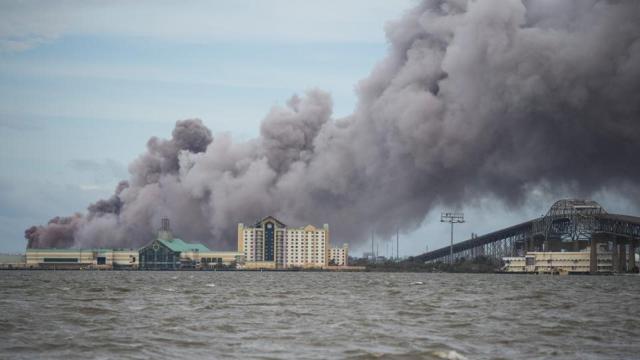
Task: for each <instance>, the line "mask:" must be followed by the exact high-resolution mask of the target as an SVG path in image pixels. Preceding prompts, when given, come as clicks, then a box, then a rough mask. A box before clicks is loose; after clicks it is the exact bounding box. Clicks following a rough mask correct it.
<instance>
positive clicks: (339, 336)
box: [0, 271, 640, 359]
mask: <svg viewBox="0 0 640 360" xmlns="http://www.w3.org/2000/svg"><path fill="white" fill-rule="evenodd" d="M639 310H640V276H528V275H500V274H429V273H326V272H324V273H323V272H133V271H132V272H127V271H113V272H106V271H105V272H98V271H1V272H0V357H1V358H7V359H9V358H10V359H16V358H17V359H19V358H28V359H31V358H46V359H75V358H105V359H107V358H132V359H147V358H152V357H153V358H160V359H164V358H166V359H169V358H198V359H199V358H207V359H218V358H231V359H247V358H260V359H328V358H338V359H547V358H555V359H639V358H640V316H639Z"/></svg>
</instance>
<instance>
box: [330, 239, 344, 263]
mask: <svg viewBox="0 0 640 360" xmlns="http://www.w3.org/2000/svg"><path fill="white" fill-rule="evenodd" d="M329 264H330V265H333V266H349V245H348V244H344V245H342V247H334V248H330V249H329Z"/></svg>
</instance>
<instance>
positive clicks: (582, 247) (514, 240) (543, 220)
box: [415, 199, 640, 272]
mask: <svg viewBox="0 0 640 360" xmlns="http://www.w3.org/2000/svg"><path fill="white" fill-rule="evenodd" d="M639 242H640V217H637V216H628V215H621V214H609V213H607V211H606V210H605V209H604V208H603V207H602V206H600V204H598V203H596V202H595V201H590V200H577V199H565V200H559V201H557V202H556V203H555V204H553V206H552V207H551V208H550V209H549V211H548V212H547V214H546V215H545V216H542V217H540V218H537V219H533V220H530V221H526V222H523V223H521V224H517V225H513V226H510V227H508V228H504V229H501V230H498V231H494V232H492V233H489V234H485V235H482V236H476V237H473V238H471V239H468V240H466V241H462V242H459V243H456V244H454V245H453V258H451V255H450V246H447V247H443V248H440V249H437V250H434V251H430V252H427V253H424V254H421V255H418V256H416V257H415V259H416V260H418V261H424V262H455V261H459V260H461V259H473V258H476V257H479V256H485V257H489V258H493V259H496V260H499V259H502V258H503V257H514V256H524V255H525V254H526V253H528V252H536V251H553V252H555V251H558V252H559V251H590V252H591V255H590V256H591V262H590V268H591V272H597V266H598V265H597V261H598V260H597V256H598V252H599V251H607V252H610V253H611V254H613V255H612V256H613V258H612V259H613V262H615V267H614V269H616V271H618V272H624V271H625V270H626V269H629V270H630V269H633V268H635V265H636V264H635V256H633V254H635V253H636V251H637V249H638V243H639ZM598 249H600V250H598ZM627 254H628V256H627Z"/></svg>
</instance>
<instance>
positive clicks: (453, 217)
mask: <svg viewBox="0 0 640 360" xmlns="http://www.w3.org/2000/svg"><path fill="white" fill-rule="evenodd" d="M440 222H448V223H451V247H450V248H449V263H450V264H453V224H460V223H463V222H464V214H463V213H453V212H443V213H442V214H440Z"/></svg>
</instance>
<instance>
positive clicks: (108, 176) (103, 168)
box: [69, 159, 127, 189]
mask: <svg viewBox="0 0 640 360" xmlns="http://www.w3.org/2000/svg"><path fill="white" fill-rule="evenodd" d="M69 167H71V168H72V169H74V170H76V171H80V172H86V173H90V174H92V175H93V176H94V177H95V178H96V179H98V180H100V182H102V183H104V182H108V181H111V180H113V179H116V180H119V179H122V178H124V177H126V176H127V170H126V167H125V166H124V165H123V164H121V163H119V162H118V161H116V160H113V159H104V160H93V159H72V160H70V161H69ZM92 186H96V185H92ZM85 189H88V188H86V187H85Z"/></svg>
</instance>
